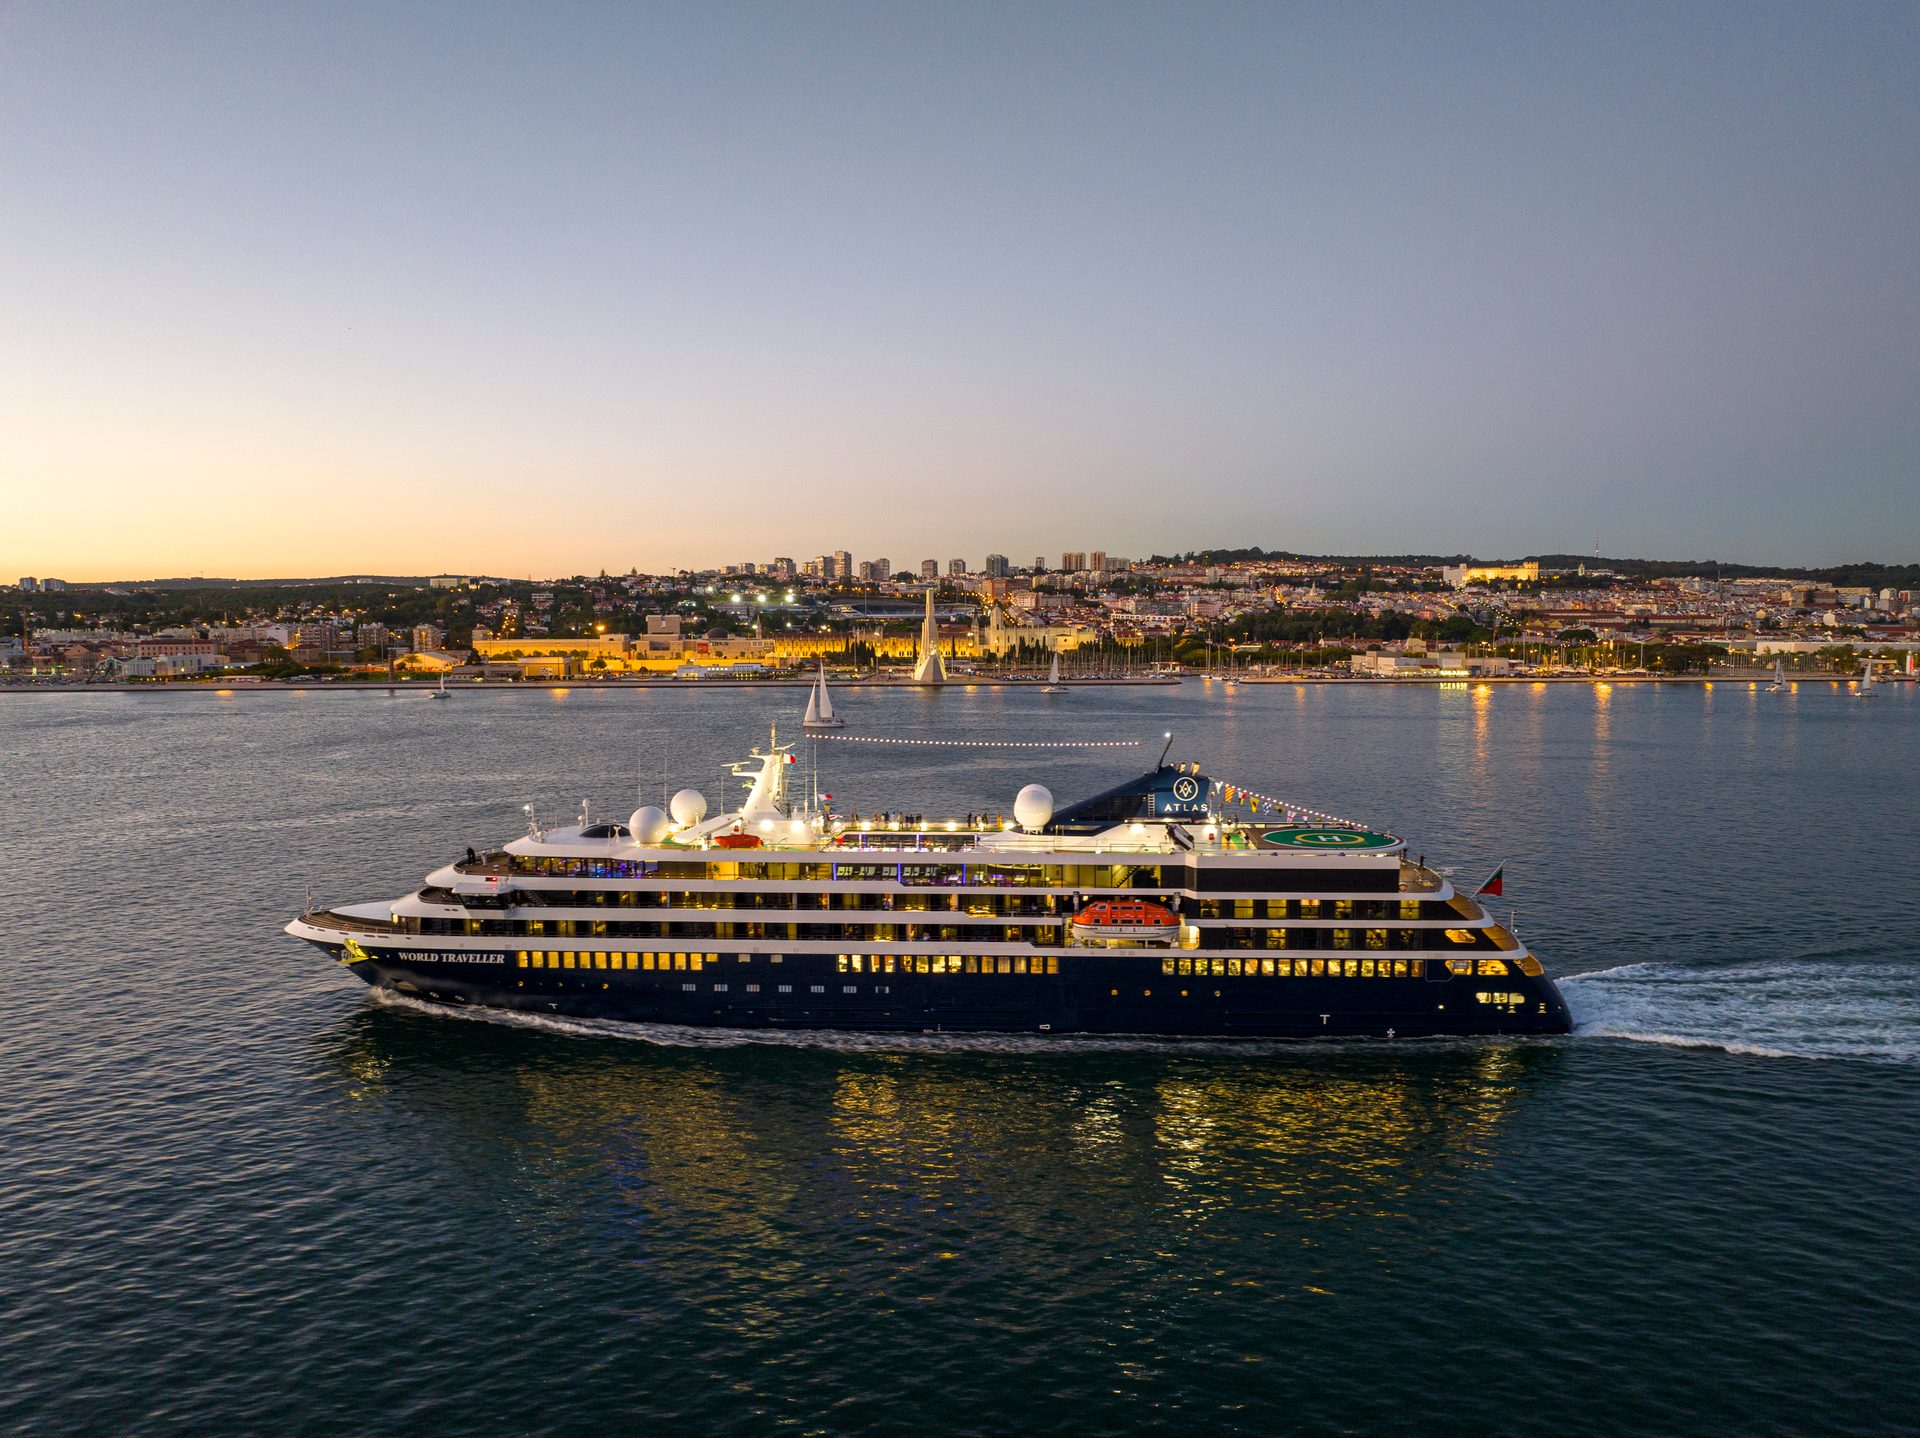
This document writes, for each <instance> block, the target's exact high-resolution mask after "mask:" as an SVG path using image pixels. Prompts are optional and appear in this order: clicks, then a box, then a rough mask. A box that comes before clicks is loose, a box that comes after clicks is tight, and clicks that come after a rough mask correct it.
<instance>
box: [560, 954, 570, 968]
mask: <svg viewBox="0 0 1920 1438" xmlns="http://www.w3.org/2000/svg"><path fill="white" fill-rule="evenodd" d="M560 965H561V967H562V968H567V969H570V968H572V967H573V950H572V949H567V950H566V951H564V952H563V953H562V954H561V955H560Z"/></svg>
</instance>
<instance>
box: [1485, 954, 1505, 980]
mask: <svg viewBox="0 0 1920 1438" xmlns="http://www.w3.org/2000/svg"><path fill="white" fill-rule="evenodd" d="M1506 976H1507V961H1506V960H1505V959H1482V960H1480V977H1481V978H1483V979H1504V978H1505V977H1506Z"/></svg>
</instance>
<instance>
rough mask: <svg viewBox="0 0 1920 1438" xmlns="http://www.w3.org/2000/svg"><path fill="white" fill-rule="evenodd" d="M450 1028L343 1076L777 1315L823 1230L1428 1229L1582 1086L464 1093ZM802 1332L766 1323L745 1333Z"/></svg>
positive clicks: (1206, 1084) (638, 1086)
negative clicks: (684, 1250)
mask: <svg viewBox="0 0 1920 1438" xmlns="http://www.w3.org/2000/svg"><path fill="white" fill-rule="evenodd" d="M396 1020H397V1021H398V1023H396V1022H395V1021H396ZM448 1022H450V1021H448V1020H443V1019H438V1018H433V1019H424V1020H423V1019H422V1018H420V1016H418V1015H412V1014H396V1013H394V1012H391V1011H378V1010H376V1011H371V1012H369V1013H368V1014H366V1015H364V1016H361V1017H360V1019H359V1020H357V1021H356V1022H355V1024H354V1025H353V1026H352V1031H351V1032H350V1033H349V1034H348V1035H347V1036H346V1038H345V1041H344V1042H342V1043H341V1044H340V1045H339V1046H338V1048H337V1049H336V1051H335V1052H334V1054H333V1056H332V1060H333V1062H332V1067H333V1068H334V1070H335V1072H336V1073H337V1074H338V1076H339V1079H340V1082H341V1084H342V1086H343V1088H344V1089H345V1090H346V1091H347V1092H348V1093H349V1094H351V1095H352V1096H353V1097H354V1098H355V1099H357V1100H359V1101H361V1102H362V1103H363V1104H364V1103H376V1104H386V1105H392V1106H394V1107H396V1108H397V1109H400V1110H404V1111H406V1112H407V1114H408V1122H410V1123H421V1122H424V1123H425V1124H426V1125H427V1126H428V1128H429V1129H430V1130H432V1131H433V1133H434V1134H435V1135H436V1137H437V1141H438V1142H439V1143H441V1144H443V1145H445V1146H446V1147H447V1148H448V1149H449V1150H453V1151H457V1152H459V1153H460V1154H461V1156H462V1157H463V1159H464V1160H465V1161H467V1162H469V1163H471V1164H473V1165H475V1166H476V1167H477V1168H494V1167H498V1166H499V1165H501V1164H502V1163H507V1164H508V1166H509V1167H510V1168H512V1170H513V1171H514V1172H515V1174H516V1179H515V1181H516V1183H517V1184H518V1185H519V1186H520V1188H521V1189H522V1193H521V1195H520V1197H521V1199H522V1200H523V1201H522V1202H520V1203H519V1205H518V1208H519V1211H520V1212H522V1213H523V1214H524V1215H525V1217H526V1220H527V1221H528V1222H529V1223H530V1224H532V1225H533V1231H535V1232H538V1231H541V1229H542V1225H543V1223H544V1220H543V1219H542V1218H541V1217H540V1215H541V1212H542V1210H543V1209H544V1208H545V1207H546V1206H548V1205H552V1204H562V1205H564V1206H565V1207H566V1208H567V1209H568V1210H569V1212H571V1211H572V1210H574V1209H577V1208H578V1207H579V1205H581V1204H582V1203H585V1204H590V1205H594V1206H596V1207H599V1208H602V1209H610V1210H611V1211H612V1214H613V1215H614V1216H615V1217H617V1216H618V1214H619V1213H620V1212H623V1211H632V1212H634V1213H635V1214H636V1215H639V1214H645V1215H650V1221H653V1222H660V1223H669V1224H671V1225H674V1226H676V1227H678V1228H681V1229H687V1230H688V1231H690V1232H692V1231H697V1234H698V1237H699V1239H700V1240H701V1241H700V1242H699V1243H698V1245H697V1246H698V1249H699V1252H700V1253H701V1255H702V1257H701V1258H700V1259H699V1263H700V1264H701V1265H702V1266H703V1267H704V1268H705V1269H707V1270H708V1274H707V1279H706V1281H708V1282H711V1281H712V1277H713V1275H712V1273H711V1269H712V1266H713V1264H714V1263H715V1262H716V1261H718V1262H719V1263H720V1265H721V1266H722V1268H723V1269H724V1271H725V1274H726V1275H727V1276H728V1277H729V1279H732V1280H738V1281H739V1282H741V1283H742V1284H744V1285H746V1286H747V1288H748V1290H750V1291H752V1292H765V1291H768V1285H770V1284H773V1285H775V1286H777V1284H778V1282H780V1281H783V1276H787V1277H797V1275H798V1272H799V1269H800V1268H801V1267H804V1265H805V1263H806V1262H807V1261H808V1260H805V1259H804V1258H803V1257H799V1258H797V1257H796V1255H795V1249H794V1234H795V1232H796V1231H797V1230H804V1229H806V1228H809V1227H818V1226H821V1225H830V1226H832V1227H833V1228H834V1229H835V1230H836V1231H840V1230H846V1229H851V1230H853V1231H855V1232H857V1233H861V1234H865V1235H867V1238H866V1240H864V1241H866V1242H869V1243H871V1244H874V1245H878V1247H879V1249H881V1250H890V1251H904V1250H905V1249H908V1248H915V1245H916V1244H918V1243H921V1242H923V1241H925V1240H926V1239H927V1238H928V1237H929V1235H930V1234H931V1233H934V1232H937V1233H938V1234H939V1235H940V1239H941V1245H942V1246H943V1247H945V1248H950V1249H962V1250H964V1249H969V1248H974V1247H976V1246H977V1243H976V1240H987V1241H991V1242H999V1241H1004V1240H1005V1239H1007V1238H1008V1237H1009V1236H1011V1235H1024V1236H1026V1237H1028V1238H1032V1239H1035V1241H1038V1238H1039V1235H1040V1234H1041V1233H1043V1232H1044V1230H1045V1228H1046V1226H1047V1224H1048V1223H1049V1222H1051V1221H1053V1219H1054V1218H1057V1216H1058V1215H1059V1214H1061V1213H1069V1212H1085V1213H1089V1214H1091V1213H1093V1212H1095V1211H1097V1212H1098V1213H1099V1214H1100V1215H1101V1217H1100V1220H1099V1221H1101V1222H1103V1223H1107V1224H1122V1225H1126V1224H1134V1223H1138V1224H1152V1225H1157V1226H1159V1227H1160V1228H1161V1229H1163V1230H1165V1231H1166V1233H1167V1236H1168V1237H1169V1239H1170V1240H1171V1239H1176V1238H1177V1237H1178V1236H1179V1235H1189V1236H1191V1237H1192V1238H1193V1239H1194V1240H1195V1241H1200V1240H1202V1239H1203V1238H1204V1237H1205V1235H1206V1233H1207V1231H1208V1230H1209V1227H1210V1225H1213V1224H1216V1223H1226V1222H1233V1223H1240V1222H1245V1221H1248V1220H1249V1219H1250V1217H1252V1216H1256V1215H1257V1216H1258V1221H1259V1222H1260V1223H1262V1224H1267V1225H1278V1226H1284V1225H1287V1224H1306V1225H1311V1224H1314V1223H1319V1222H1323V1221H1328V1220H1335V1219H1349V1220H1351V1219H1388V1218H1390V1219H1406V1218H1410V1217H1413V1216H1415V1215H1416V1214H1417V1213H1419V1212H1420V1211H1422V1210H1423V1208H1424V1207H1425V1206H1426V1205H1428V1204H1430V1203H1433V1202H1441V1201H1445V1200H1446V1199H1448V1198H1449V1197H1451V1196H1454V1195H1455V1193H1456V1190H1457V1189H1458V1186H1459V1185H1460V1184H1461V1183H1462V1182H1463V1181H1471V1176H1472V1175H1473V1174H1475V1173H1477V1172H1478V1171H1480V1170H1482V1169H1484V1168H1486V1167H1487V1166H1488V1165H1489V1164H1490V1163H1491V1162H1492V1161H1493V1160H1494V1158H1495V1157H1496V1156H1497V1153H1498V1151H1499V1148H1500V1144H1501V1140H1502V1130H1503V1129H1504V1128H1505V1126H1506V1124H1507V1122H1508V1120H1509V1118H1510V1117H1511V1116H1512V1114H1513V1111H1514V1109H1515V1106H1516V1105H1517V1104H1518V1103H1519V1102H1520V1101H1521V1099H1522V1098H1523V1097H1524V1095H1525V1092H1526V1090H1527V1088H1528V1087H1529V1086H1531V1085H1534V1084H1536V1083H1537V1082H1539V1081H1540V1079H1541V1077H1542V1075H1543V1074H1546V1073H1550V1072H1551V1071H1552V1069H1553V1068H1554V1066H1555V1065H1556V1064H1557V1053H1556V1051H1555V1050H1554V1049H1553V1048H1552V1047H1551V1046H1543V1045H1500V1044H1461V1045H1447V1046H1436V1047H1433V1048H1427V1047H1425V1046H1410V1047H1403V1048H1383V1049H1368V1048H1362V1047H1357V1046H1356V1047H1347V1046H1339V1047H1332V1046H1329V1047H1321V1046H1299V1047H1284V1048H1273V1049H1266V1048H1263V1049H1262V1050H1260V1051H1259V1053H1260V1056H1259V1057H1258V1058H1252V1059H1250V1058H1248V1057H1245V1056H1242V1055H1239V1054H1220V1053H1217V1052H1212V1051H1209V1052H1202V1053H1197V1054H1184V1055H1183V1054H1180V1053H1179V1052H1178V1051H1177V1050H1176V1051H1174V1052H1172V1053H1168V1052H1167V1051H1164V1050H1158V1049H1149V1050H1144V1051H1142V1052H1139V1053H1131V1052H1123V1053H1119V1054H1113V1053H1095V1054H1087V1055H1077V1056H1076V1055H1066V1054H1060V1055H1049V1056H1045V1057H1034V1056H1020V1055H1010V1054H1006V1053H1001V1052H995V1051H992V1050H991V1048H990V1047H985V1046H983V1049H982V1051H980V1052H965V1051H962V1052H958V1053H945V1052H942V1053H940V1054H938V1055H935V1056H929V1055H926V1054H918V1053H909V1054H894V1055H887V1054H860V1055H827V1054H823V1053H820V1052H817V1051H806V1050H797V1051H782V1050H772V1051H768V1050H760V1051H757V1052H755V1051H747V1050H717V1051H714V1052H713V1053H711V1054H705V1053H695V1052H693V1051H688V1050H668V1051H662V1050H658V1049H655V1048H652V1047H650V1046H646V1045H638V1044H627V1043H621V1042H609V1043H600V1042H596V1041H592V1040H579V1039H572V1038H566V1037H560V1036H553V1035H527V1034H524V1033H515V1032H513V1031H511V1030H507V1031H503V1033H498V1034H488V1035H487V1037H486V1038H485V1039H483V1040H481V1041H480V1047H483V1048H490V1049H494V1050H508V1052H496V1053H494V1054H493V1056H492V1060H490V1061H489V1063H488V1064H487V1065H485V1066H484V1069H483V1071H480V1072H475V1071H474V1064H473V1063H472V1061H471V1059H470V1058H468V1059H463V1060H460V1061H459V1063H458V1068H459V1072H457V1073H456V1074H454V1075H453V1076H452V1077H451V1078H449V1075H447V1074H446V1073H445V1072H440V1071H437V1070H443V1069H444V1068H445V1067H446V1060H445V1058H444V1055H445V1054H446V1053H447V1052H450V1051H451V1052H458V1045H457V1044H456V1045H455V1046H454V1049H453V1050H447V1049H444V1048H441V1047H438V1046H436V1044H435V1043H434V1039H433V1035H432V1034H431V1033H423V1032H422V1029H423V1028H425V1029H428V1030H431V1029H432V1028H434V1027H437V1026H441V1025H445V1024H446V1023H448ZM472 1027H474V1028H478V1027H479V1026H477V1025H476V1026H472ZM459 1028H460V1030H461V1033H460V1035H459V1037H460V1038H462V1039H464V1038H465V1037H466V1034H467V1033H468V1032H470V1028H469V1026H468V1025H465V1024H461V1025H459ZM481 1032H482V1033H483V1034H485V1033H487V1031H486V1030H485V1029H482V1030H481ZM493 1060H498V1061H499V1062H498V1066H497V1067H495V1066H494V1063H493ZM503 1150H504V1151H503ZM596 1195H597V1196H596ZM929 1226H930V1227H929ZM716 1253H718V1254H720V1255H721V1257H720V1258H719V1259H718V1260H716V1259H715V1257H714V1255H715V1254H716ZM916 1253H917V1249H916ZM919 1256H920V1257H924V1256H926V1255H919ZM658 1261H660V1262H662V1263H666V1264H671V1263H672V1262H674V1261H675V1259H674V1255H673V1254H671V1253H666V1254H661V1255H658ZM689 1261H691V1260H689ZM778 1319H779V1314H778V1310H777V1305H776V1304H774V1303H773V1302H771V1301H769V1302H767V1303H766V1304H764V1305H759V1306H756V1305H755V1304H753V1303H751V1302H745V1303H743V1306H742V1307H741V1308H740V1310H739V1311H738V1312H737V1313H736V1314H735V1318H734V1321H735V1322H736V1323H737V1324H739V1325H740V1326H741V1327H742V1329H743V1330H745V1329H751V1330H755V1331H760V1330H764V1329H766V1328H768V1327H769V1326H770V1325H773V1324H775V1323H777V1322H778Z"/></svg>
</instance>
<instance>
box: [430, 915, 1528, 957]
mask: <svg viewBox="0 0 1920 1438" xmlns="http://www.w3.org/2000/svg"><path fill="white" fill-rule="evenodd" d="M686 912H687V911H684V910H674V911H673V914H674V917H672V918H665V917H663V918H662V919H660V920H658V921H651V922H622V921H619V920H606V919H444V918H425V919H414V918H403V919H396V920H395V921H394V926H395V927H396V928H397V929H399V930H400V931H401V932H402V933H410V934H424V935H433V936H445V937H480V938H508V939H511V938H555V939H571V938H596V939H599V938H611V939H677V938H686V939H694V940H699V939H721V940H727V939H773V940H782V939H785V940H803V939H813V940H835V939H840V940H848V939H851V940H855V941H865V942H869V943H895V942H897V943H945V942H954V941H967V940H971V941H973V942H976V943H979V942H1003V943H1023V942H1025V943H1033V944H1038V945H1041V946H1043V947H1048V948H1057V947H1061V946H1063V945H1064V944H1065V943H1066V940H1067V937H1068V936H1067V933H1066V926H1065V924H1064V923H1050V924H1034V925H1022V924H1014V923H1007V924H995V923H991V922H989V923H981V924H967V925H964V926H962V925H959V924H932V923H920V922H911V921H906V920H904V919H903V920H900V921H894V920H885V921H879V922H874V921H862V922H841V923H773V922H762V921H758V920H739V921H736V920H726V919H720V920H714V919H695V918H689V917H682V915H684V914H685V913H686ZM1197 933H1198V935H1199V942H1198V943H1197V944H1195V945H1193V947H1196V948H1209V949H1212V948H1219V949H1375V950H1379V949H1398V950H1408V951H1430V950H1433V949H1445V948H1449V947H1467V948H1483V949H1484V948H1503V947H1511V945H1510V944H1509V943H1506V942H1505V941H1504V940H1503V939H1501V938H1500V936H1499V935H1497V934H1494V933H1492V932H1490V931H1489V930H1487V929H1444V930H1442V929H1348V928H1340V929H1333V928H1313V929H1307V928H1284V929H1281V928H1253V929H1228V928H1220V927H1214V926H1211V925H1210V926H1207V927H1204V928H1201V929H1199V930H1197Z"/></svg>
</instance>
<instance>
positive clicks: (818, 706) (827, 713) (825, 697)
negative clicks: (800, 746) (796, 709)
mask: <svg viewBox="0 0 1920 1438" xmlns="http://www.w3.org/2000/svg"><path fill="white" fill-rule="evenodd" d="M800 722H801V723H802V724H803V725H804V726H805V727H806V728H808V729H838V728H840V727H841V726H842V725H843V724H844V722H845V721H844V720H842V719H841V718H840V717H839V716H838V715H837V714H835V713H834V712H833V696H832V695H830V694H828V693H827V661H826V660H824V659H822V660H821V661H820V671H819V673H818V674H816V675H815V676H814V680H813V689H812V691H811V692H810V693H809V694H808V695H807V717H806V718H805V719H803V720H801V721H800Z"/></svg>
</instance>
